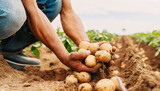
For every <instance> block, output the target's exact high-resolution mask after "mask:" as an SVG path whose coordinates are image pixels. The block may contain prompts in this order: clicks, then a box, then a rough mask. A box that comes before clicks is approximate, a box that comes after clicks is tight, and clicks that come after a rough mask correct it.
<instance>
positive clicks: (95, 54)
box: [78, 41, 116, 67]
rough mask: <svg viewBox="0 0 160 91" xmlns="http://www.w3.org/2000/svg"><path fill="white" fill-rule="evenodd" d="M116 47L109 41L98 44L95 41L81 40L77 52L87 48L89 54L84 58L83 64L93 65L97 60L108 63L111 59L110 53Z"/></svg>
mask: <svg viewBox="0 0 160 91" xmlns="http://www.w3.org/2000/svg"><path fill="white" fill-rule="evenodd" d="M115 49H116V48H114V47H112V45H111V44H109V43H103V44H101V45H100V46H99V45H98V44H97V43H89V42H87V41H82V42H81V43H80V45H79V50H78V51H79V52H80V51H84V50H89V51H90V52H91V54H90V55H89V56H88V57H87V58H86V59H85V65H86V66H88V67H94V66H95V65H96V64H97V62H102V63H108V62H109V61H110V60H111V53H112V52H113V51H115Z"/></svg>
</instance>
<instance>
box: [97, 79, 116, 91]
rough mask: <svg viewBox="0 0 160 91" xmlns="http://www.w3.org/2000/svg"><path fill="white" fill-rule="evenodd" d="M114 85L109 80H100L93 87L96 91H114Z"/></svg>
mask: <svg viewBox="0 0 160 91" xmlns="http://www.w3.org/2000/svg"><path fill="white" fill-rule="evenodd" d="M115 88H116V87H115V84H114V83H113V82H112V81H111V80H109V79H101V80H100V81H98V82H97V84H96V86H95V90H96V91H115Z"/></svg>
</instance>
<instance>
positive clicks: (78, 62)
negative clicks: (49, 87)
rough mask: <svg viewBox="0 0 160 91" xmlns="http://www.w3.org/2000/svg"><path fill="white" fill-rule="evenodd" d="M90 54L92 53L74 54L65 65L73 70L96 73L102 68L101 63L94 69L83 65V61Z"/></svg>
mask: <svg viewBox="0 0 160 91" xmlns="http://www.w3.org/2000/svg"><path fill="white" fill-rule="evenodd" d="M89 54H90V51H81V52H72V53H70V54H69V55H68V57H67V59H66V63H65V64H66V65H67V66H68V67H70V68H71V69H72V70H76V71H87V72H91V73H95V72H96V71H97V70H98V69H99V68H100V67H101V66H102V64H101V63H98V64H97V65H96V66H95V67H93V68H89V67H87V66H86V65H84V64H83V63H82V60H83V59H85V58H86V57H87V56H88V55H89Z"/></svg>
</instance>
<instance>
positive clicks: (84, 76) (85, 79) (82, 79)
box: [76, 72, 91, 83]
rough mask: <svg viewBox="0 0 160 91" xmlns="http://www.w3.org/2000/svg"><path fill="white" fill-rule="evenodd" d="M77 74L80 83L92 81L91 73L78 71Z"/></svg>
mask: <svg viewBox="0 0 160 91" xmlns="http://www.w3.org/2000/svg"><path fill="white" fill-rule="evenodd" d="M76 76H77V78H78V81H79V82H80V83H87V82H90V81H91V75H90V74H89V73H87V72H80V73H76Z"/></svg>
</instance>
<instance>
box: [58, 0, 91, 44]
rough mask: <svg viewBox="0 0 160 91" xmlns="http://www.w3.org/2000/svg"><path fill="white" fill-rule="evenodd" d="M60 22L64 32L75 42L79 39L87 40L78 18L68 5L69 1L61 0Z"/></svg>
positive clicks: (79, 40)
mask: <svg viewBox="0 0 160 91" xmlns="http://www.w3.org/2000/svg"><path fill="white" fill-rule="evenodd" d="M61 22H62V27H63V30H64V32H65V33H66V34H67V35H68V36H69V37H70V38H71V39H72V40H73V41H74V42H75V43H76V44H77V45H79V44H80V42H81V41H89V39H88V37H87V35H86V33H85V30H84V27H83V24H82V22H81V20H80V18H79V17H78V16H77V15H76V14H75V12H74V11H73V10H72V8H71V6H70V2H67V1H64V0H63V7H62V11H61Z"/></svg>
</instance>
